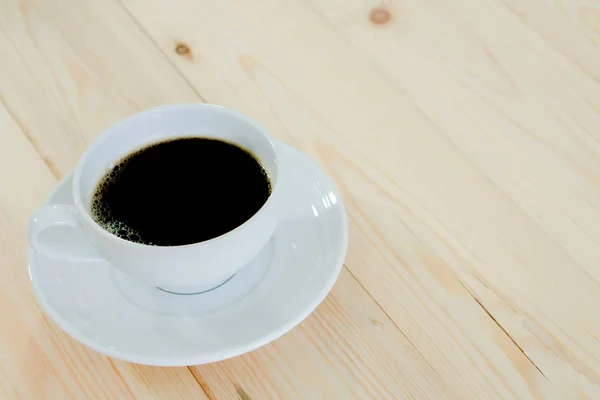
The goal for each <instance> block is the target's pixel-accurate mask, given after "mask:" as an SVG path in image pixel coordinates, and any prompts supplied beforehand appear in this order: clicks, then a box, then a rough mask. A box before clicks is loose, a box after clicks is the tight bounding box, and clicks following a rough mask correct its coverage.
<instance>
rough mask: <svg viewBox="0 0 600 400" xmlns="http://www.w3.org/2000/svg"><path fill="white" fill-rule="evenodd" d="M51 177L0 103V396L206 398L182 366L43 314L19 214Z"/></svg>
mask: <svg viewBox="0 0 600 400" xmlns="http://www.w3.org/2000/svg"><path fill="white" fill-rule="evenodd" d="M16 172H18V173H16ZM24 182H26V183H27V184H23V183H24ZM56 183H57V181H56V178H54V177H53V176H52V174H51V173H50V171H49V170H48V168H47V167H46V165H45V164H44V162H43V160H42V158H41V157H40V155H39V154H38V153H37V152H36V151H35V149H34V148H33V146H32V145H31V143H30V142H29V141H28V140H27V139H26V137H25V135H24V134H23V133H22V132H21V130H20V129H19V128H18V126H17V125H16V123H15V121H14V120H13V119H12V118H11V117H10V115H9V114H8V112H7V110H6V109H5V108H4V107H3V106H1V105H0V186H1V187H2V190H3V193H10V194H11V195H10V196H0V259H1V260H2V268H0V302H1V303H2V305H3V307H2V309H3V315H2V326H3V328H4V329H2V330H0V350H1V351H0V390H1V391H0V393H2V398H8V399H45V398H47V399H117V398H118V399H136V398H145V399H146V398H153V399H164V398H169V399H189V398H194V399H196V398H197V399H206V398H207V397H206V395H205V394H204V391H203V390H202V388H201V386H200V385H199V384H198V382H197V381H196V379H195V378H194V377H193V375H192V374H191V373H190V371H189V370H188V369H187V368H174V369H170V368H147V367H142V366H138V365H134V364H129V363H124V362H120V361H116V360H111V359H109V358H108V357H105V356H102V355H100V354H98V353H96V352H94V351H91V350H88V349H86V348H85V347H83V346H81V345H79V344H78V343H76V342H74V341H73V340H72V339H70V338H69V337H67V335H66V334H64V333H63V332H62V331H61V330H60V329H59V328H58V327H57V326H55V325H54V324H53V323H52V322H51V321H49V320H48V319H47V318H46V317H45V316H44V315H43V313H42V311H41V310H40V308H39V306H38V305H37V302H36V300H35V298H34V296H33V293H32V290H31V283H30V282H29V275H28V273H27V268H26V265H27V261H26V259H25V251H26V247H27V235H26V230H25V221H26V220H27V218H28V216H29V215H30V214H31V213H32V212H33V211H34V210H35V208H36V207H38V205H39V204H40V203H41V202H42V201H43V200H44V199H45V197H46V196H47V194H48V192H49V191H50V190H51V189H52V188H53V187H54V186H55V185H56Z"/></svg>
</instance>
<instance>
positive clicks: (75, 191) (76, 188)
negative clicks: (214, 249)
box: [71, 103, 281, 249]
mask: <svg viewBox="0 0 600 400" xmlns="http://www.w3.org/2000/svg"><path fill="white" fill-rule="evenodd" d="M178 109H190V110H194V109H203V110H204V111H206V110H213V111H218V112H224V113H225V114H228V115H229V116H231V117H233V118H236V119H238V120H241V121H243V122H244V123H246V124H248V125H250V126H251V127H252V128H254V129H255V130H256V131H258V132H259V133H261V134H262V135H263V136H264V138H265V139H266V140H267V141H268V142H269V144H270V145H271V148H272V149H273V155H274V157H275V169H276V171H277V178H276V179H274V180H273V179H271V193H270V194H269V197H268V198H267V201H265V203H264V204H263V205H262V206H261V207H260V208H259V209H258V211H257V212H256V213H255V214H254V215H253V216H252V217H250V218H249V219H248V220H247V221H245V222H244V223H243V224H241V225H239V226H237V227H236V228H234V229H232V230H230V231H228V232H225V233H223V234H222V235H219V236H217V237H214V238H212V239H208V240H204V241H201V242H195V243H188V244H182V245H174V246H161V245H149V244H144V243H136V242H130V241H128V240H125V239H123V238H120V237H118V236H117V235H114V234H112V233H110V232H109V231H107V230H106V229H104V228H102V227H101V226H100V225H99V224H98V223H97V222H96V221H94V219H93V218H92V216H91V215H90V213H89V212H88V211H87V210H86V209H85V207H84V206H83V204H82V203H83V201H82V199H81V190H80V189H81V185H80V180H81V173H82V169H83V165H84V164H85V162H86V160H87V159H88V158H89V157H90V155H91V154H92V153H93V152H94V151H95V150H96V149H97V148H98V147H99V146H100V144H102V142H103V141H105V140H106V139H107V138H108V137H109V136H111V134H112V132H113V131H114V130H115V129H116V128H118V127H120V126H122V125H124V124H126V123H129V122H131V121H132V120H136V119H140V118H146V117H148V116H149V115H151V114H156V113H160V112H164V111H169V110H178ZM280 169H281V168H280V162H279V154H278V151H277V145H276V143H275V141H274V140H273V137H272V136H271V135H270V134H269V132H267V130H266V129H265V128H264V127H263V126H262V125H260V124H259V123H258V122H256V121H255V120H253V119H252V118H250V117H248V116H246V115H244V114H242V113H240V112H238V111H235V110H233V109H231V108H227V107H224V106H220V105H218V104H210V103H176V104H166V105H160V106H156V107H152V108H148V109H146V110H142V111H139V112H136V113H133V114H131V115H128V116H126V117H124V118H122V119H120V120H119V121H117V122H115V123H114V124H112V125H110V126H109V127H107V128H106V129H104V130H103V131H102V133H101V134H100V135H99V136H98V137H97V138H96V139H94V141H93V142H92V143H91V144H90V145H89V146H88V147H87V148H86V150H85V151H84V152H83V154H82V155H81V157H80V158H79V161H78V162H77V166H76V167H75V171H74V173H73V185H72V188H71V190H72V196H73V200H74V202H75V207H76V208H77V211H78V213H79V214H80V215H81V217H82V218H83V219H84V220H85V221H86V222H87V223H89V225H90V226H91V227H93V228H94V229H95V230H97V231H98V233H99V234H100V235H102V236H104V237H106V238H108V239H111V240H115V241H117V242H118V243H120V244H122V245H125V246H130V247H137V248H140V249H144V248H146V249H183V248H190V247H199V246H208V245H210V244H214V243H215V242H217V241H222V240H223V239H226V238H228V237H230V236H233V235H234V234H235V233H237V232H239V231H241V230H242V229H244V228H245V227H246V226H247V225H249V224H250V223H252V222H254V221H256V219H257V218H258V217H259V216H260V215H261V214H263V213H264V211H265V209H266V208H267V206H269V205H270V204H271V203H273V202H274V201H275V200H274V199H275V194H276V190H277V188H278V187H279V186H280V185H278V182H279V180H280V176H279V175H280Z"/></svg>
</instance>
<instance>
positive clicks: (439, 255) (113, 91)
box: [0, 0, 600, 400]
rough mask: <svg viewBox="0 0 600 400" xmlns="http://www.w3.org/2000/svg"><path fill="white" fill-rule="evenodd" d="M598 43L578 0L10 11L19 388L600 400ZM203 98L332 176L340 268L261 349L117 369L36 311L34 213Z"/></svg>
mask: <svg viewBox="0 0 600 400" xmlns="http://www.w3.org/2000/svg"><path fill="white" fill-rule="evenodd" d="M599 35H600V8H599V6H598V4H597V3H596V2H593V1H584V0H576V1H567V0H558V1H550V0H525V1H517V0H483V1H480V0H460V1H458V2H454V3H452V4H451V3H448V2H444V1H441V0H425V1H416V0H402V1H400V0H386V1H384V2H381V1H379V0H349V1H343V2H342V1H339V0H290V1H287V2H276V1H273V0H255V1H252V2H247V1H243V0H227V1H218V0H176V1H174V2H163V1H160V0H144V1H141V0H123V2H122V3H119V2H116V1H111V0H103V1H99V2H93V1H74V0H66V1H60V2H59V1H55V0H54V1H50V0H49V1H39V2H38V1H22V2H15V1H12V2H9V1H6V2H1V3H0V54H2V62H1V63H0V100H1V101H2V104H3V105H4V106H3V108H0V166H2V167H3V168H2V170H1V171H0V185H2V187H3V189H4V188H6V189H7V190H6V191H3V193H2V194H0V217H1V219H0V253H1V254H2V260H3V264H6V265H8V267H6V268H3V269H2V271H0V277H1V278H2V282H0V285H2V289H3V290H2V292H1V293H0V296H2V297H3V299H4V303H5V304H9V305H10V306H9V307H8V314H7V316H3V317H2V318H3V320H2V326H3V327H4V326H11V327H13V328H14V329H10V330H7V329H2V330H0V345H1V346H2V351H1V352H0V353H1V354H2V356H1V357H0V368H2V371H3V372H5V373H3V374H0V375H1V376H0V388H1V389H2V390H3V391H4V396H5V397H6V398H36V399H37V398H44V397H46V398H78V399H79V398H121V397H122V398H148V397H149V398H205V397H207V398H210V399H218V400H221V399H248V398H250V399H271V398H272V399H332V398H340V399H354V398H356V399H547V398H548V399H554V398H556V399H563V398H569V399H595V398H600V372H599V371H600V317H599V316H598V315H597V313H596V312H595V310H596V309H597V306H598V305H599V304H600V287H599V285H600V269H599V268H598V261H600V246H598V243H600V228H598V227H599V226H600V214H599V212H598V211H599V205H600V203H599V199H600V186H599V182H600V179H598V178H599V177H600V157H599V154H600V145H599V141H598V139H599V136H598V130H599V128H600V112H599V111H600V91H599V90H598V89H600V88H599V81H598V74H599V71H600V69H599V67H600V52H598V44H599V41H600V36H599ZM198 100H203V101H208V102H212V103H218V104H223V105H225V106H228V107H232V108H235V109H238V110H240V111H242V112H244V113H246V114H248V115H250V116H252V117H253V118H255V119H256V120H258V121H259V122H260V123H262V124H263V125H264V126H265V127H267V129H268V130H269V131H271V132H272V133H273V134H274V135H276V136H278V137H279V138H281V139H283V140H285V141H287V142H290V143H291V144H293V145H295V146H297V147H298V148H300V149H302V150H303V151H305V152H306V153H307V154H309V155H310V156H311V157H312V158H313V159H314V160H316V161H317V162H318V163H319V164H320V165H321V166H322V167H323V168H324V169H325V170H326V171H327V172H328V173H329V174H330V175H331V176H332V177H333V178H334V179H335V180H336V182H337V183H338V185H339V187H340V189H341V191H342V193H343V195H344V199H345V201H346V203H347V209H348V213H349V218H350V225H351V240H350V248H349V253H348V257H347V260H346V269H345V270H344V271H343V273H342V275H341V277H340V280H339V282H338V283H337V284H336V286H335V287H334V289H333V291H332V294H331V295H330V296H329V297H328V298H327V299H326V301H325V302H324V303H323V304H322V305H321V307H319V308H318V309H317V311H316V312H315V313H314V314H313V315H312V316H310V317H309V318H308V319H307V320H306V321H305V322H304V323H302V324H301V325H300V326H299V327H298V328H296V329H295V330H293V331H292V332H290V333H288V334H287V335H285V336H284V337H283V338H281V339H279V340H277V341H276V342H274V343H272V344H271V345H268V346H266V347H264V348H262V349H259V350H257V351H255V352H252V353H250V354H248V355H245V356H242V357H238V358H235V359H232V360H228V361H224V362H221V363H216V364H211V365H206V366H197V367H194V368H192V369H191V371H188V370H187V369H159V368H147V367H139V366H133V365H130V364H126V363H121V362H117V361H114V360H109V359H107V358H105V357H103V356H99V355H97V354H94V353H92V352H91V351H88V350H85V349H84V348H82V347H81V346H80V345H78V344H76V343H73V341H71V340H69V339H67V338H66V337H65V336H64V335H63V334H62V333H60V332H59V331H58V330H57V329H56V328H54V327H53V325H52V324H50V323H48V322H47V321H46V319H45V318H44V317H43V316H42V315H41V313H40V311H39V309H38V308H37V306H36V305H35V302H34V300H33V297H32V294H31V291H30V289H29V283H28V280H27V275H26V270H25V269H24V268H23V266H24V263H25V258H24V248H25V231H24V226H25V225H24V221H25V219H26V217H27V215H28V214H29V213H30V212H31V211H32V210H33V209H35V207H36V206H37V205H39V204H40V202H41V201H42V199H43V198H44V197H45V195H46V193H47V192H48V191H50V189H51V188H52V186H53V185H55V183H56V180H57V178H60V177H61V176H64V175H65V174H66V173H68V172H69V171H70V169H71V168H72V167H73V166H74V164H75V163H76V161H77V158H78V157H79V154H80V153H81V151H82V150H83V149H84V148H85V146H86V145H87V144H88V143H89V142H90V141H91V140H93V138H94V137H95V136H96V135H97V134H98V133H99V132H100V131H101V130H102V129H103V128H104V127H106V126H108V125H109V124H111V123H112V122H114V121H116V120H117V119H119V118H121V117H122V116H124V115H127V114H129V113H131V112H133V111H135V110H138V109H142V108H146V107H149V106H152V105H156V104H160V103H169V102H180V101H198ZM15 171H18V173H16V172H15ZM23 182H29V183H30V184H29V185H24V184H23ZM5 254H6V255H5Z"/></svg>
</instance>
